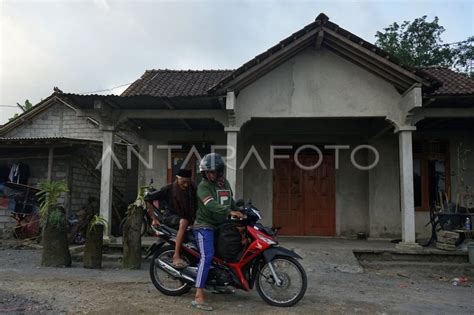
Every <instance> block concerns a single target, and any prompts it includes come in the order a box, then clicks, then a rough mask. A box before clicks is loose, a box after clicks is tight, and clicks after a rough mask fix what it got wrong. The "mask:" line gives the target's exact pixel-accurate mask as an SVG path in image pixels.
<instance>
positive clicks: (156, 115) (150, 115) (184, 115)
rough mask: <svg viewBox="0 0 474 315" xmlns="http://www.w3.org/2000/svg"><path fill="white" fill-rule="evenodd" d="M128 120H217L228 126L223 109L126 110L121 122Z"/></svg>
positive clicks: (121, 116)
mask: <svg viewBox="0 0 474 315" xmlns="http://www.w3.org/2000/svg"><path fill="white" fill-rule="evenodd" d="M126 119H215V120H217V121H218V122H220V123H221V124H222V125H224V126H227V112H226V110H223V109H208V110H200V109H124V110H121V111H120V121H124V120H126Z"/></svg>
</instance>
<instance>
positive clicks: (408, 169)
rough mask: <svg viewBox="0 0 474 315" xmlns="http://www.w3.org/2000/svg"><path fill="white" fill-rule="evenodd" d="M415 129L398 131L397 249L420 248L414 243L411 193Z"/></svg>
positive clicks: (412, 198) (413, 210) (410, 127)
mask: <svg viewBox="0 0 474 315" xmlns="http://www.w3.org/2000/svg"><path fill="white" fill-rule="evenodd" d="M415 129H416V127H413V126H408V127H404V128H399V129H398V141H399V155H400V207H401V216H402V241H401V242H400V243H398V244H397V248H398V249H417V248H421V247H420V245H418V244H417V243H416V242H415V201H414V192H413V152H412V132H413V130H415Z"/></svg>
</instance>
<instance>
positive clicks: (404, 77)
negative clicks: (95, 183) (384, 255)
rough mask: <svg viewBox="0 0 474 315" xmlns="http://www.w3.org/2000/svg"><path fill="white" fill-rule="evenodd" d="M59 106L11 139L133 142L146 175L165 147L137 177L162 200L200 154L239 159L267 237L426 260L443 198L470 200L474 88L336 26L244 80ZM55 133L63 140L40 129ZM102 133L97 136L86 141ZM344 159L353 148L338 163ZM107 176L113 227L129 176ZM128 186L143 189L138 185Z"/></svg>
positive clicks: (24, 124) (17, 124) (210, 75)
mask: <svg viewBox="0 0 474 315" xmlns="http://www.w3.org/2000/svg"><path fill="white" fill-rule="evenodd" d="M48 99H49V101H47V102H49V103H51V104H54V105H48V106H50V107H48V108H49V110H51V114H48V112H47V110H46V109H45V110H44V112H41V111H40V108H41V107H42V106H43V107H46V105H44V102H45V101H46V100H45V101H43V102H42V103H41V104H39V105H37V106H36V107H35V109H34V110H32V111H31V113H29V114H24V115H22V116H20V118H19V119H17V120H15V121H14V122H11V123H8V124H6V125H5V126H3V128H2V129H0V136H2V137H5V138H15V139H18V138H20V139H21V138H25V137H28V138H29V137H65V138H73V139H86V140H92V141H94V140H95V141H97V140H99V141H102V143H103V148H104V149H106V148H108V147H109V146H110V145H111V144H112V143H117V141H118V139H119V138H118V137H117V135H120V136H121V138H122V139H129V140H127V142H128V143H129V144H135V145H137V148H139V152H140V155H141V156H142V157H143V159H144V160H145V161H144V162H150V161H149V159H148V157H149V155H148V154H149V146H150V145H152V150H153V153H154V154H153V158H154V159H153V165H152V167H150V168H149V167H146V165H145V163H139V164H138V184H145V183H147V182H148V181H149V180H150V179H151V178H153V179H154V181H155V185H156V186H159V185H162V184H165V183H166V182H167V181H170V180H171V179H172V178H173V172H175V171H176V169H177V168H179V167H180V165H181V164H180V163H182V160H183V159H184V158H185V157H186V155H187V152H188V149H189V148H190V147H192V145H195V147H196V148H197V150H198V151H199V153H201V154H204V153H207V152H209V150H210V147H211V145H226V144H227V145H230V146H232V147H234V148H235V151H236V159H230V160H229V163H228V164H229V167H228V169H227V177H228V179H229V181H230V182H231V185H232V186H233V187H234V191H235V195H236V196H237V197H238V198H240V197H243V198H245V199H252V202H253V204H254V205H256V206H257V207H258V208H260V209H261V210H262V211H263V215H264V223H266V224H268V225H275V226H278V225H280V226H283V227H284V229H283V230H282V232H283V233H285V234H290V235H319V236H353V235H355V233H359V232H364V233H366V234H368V235H369V236H370V237H373V238H378V237H391V238H393V237H395V238H396V237H400V235H401V236H402V238H403V242H402V244H401V246H402V247H403V246H404V247H413V246H416V244H415V230H416V233H417V234H418V235H420V236H426V235H427V234H429V233H430V230H429V229H428V228H426V227H424V225H425V224H426V223H427V222H428V220H429V211H428V210H429V208H430V206H431V205H432V204H433V203H435V202H436V201H437V200H439V197H438V196H439V195H445V194H447V195H448V196H450V197H451V199H453V200H454V199H455V197H454V196H455V195H456V192H457V191H458V190H459V189H458V187H456V185H455V183H456V182H457V177H456V176H455V175H456V174H457V172H458V170H457V163H458V153H457V152H458V146H459V144H460V143H463V144H464V145H468V146H470V147H471V148H474V138H473V129H472V125H473V123H474V108H473V107H474V81H473V80H471V79H469V78H467V77H465V76H463V75H461V74H458V73H455V72H453V71H451V70H449V69H446V68H437V67H434V68H425V69H410V68H407V67H404V66H402V65H400V64H399V63H398V61H397V60H396V59H394V58H393V57H391V56H390V55H389V54H387V53H385V52H384V51H382V50H380V49H379V48H376V47H375V46H374V45H372V44H370V43H368V42H366V41H364V40H363V39H361V38H359V37H357V36H356V35H354V34H352V33H350V32H348V31H347V30H344V29H343V28H341V27H339V26H338V25H336V24H334V23H332V22H330V21H329V19H328V18H327V17H326V16H325V15H324V14H320V15H319V16H318V17H317V18H316V20H315V21H314V22H313V23H311V24H309V25H307V26H306V27H304V28H303V29H301V30H299V31H297V32H296V33H294V34H292V35H291V36H289V37H288V38H286V39H284V40H282V41H281V42H280V43H278V44H277V45H275V46H274V47H271V48H270V49H268V50H267V51H266V52H264V53H262V54H260V55H258V56H256V57H255V58H254V59H252V60H250V61H248V62H247V63H245V64H244V65H243V66H241V67H240V68H238V69H236V70H202V71H191V70H189V71H173V70H150V71H146V72H145V74H144V75H143V76H142V77H141V78H140V79H138V80H137V81H136V82H134V83H133V84H132V85H131V86H130V87H129V88H128V89H127V90H126V91H125V92H124V93H123V94H122V95H121V96H112V95H108V96H103V95H78V94H69V93H62V92H56V93H54V94H53V95H51V96H50V97H49V98H48ZM55 108H56V109H55ZM60 108H62V109H60ZM74 112H75V115H76V116H74ZM34 113H37V114H34ZM53 113H54V115H59V116H60V118H56V117H57V116H53ZM61 113H62V114H61ZM28 115H30V116H28ZM34 115H36V116H34ZM48 115H50V116H48ZM61 115H62V116H61ZM30 117H31V118H30ZM61 117H62V118H61ZM67 117H70V119H71V120H70V121H71V123H70V121H68V120H66V118H67ZM86 117H89V118H86ZM51 119H53V121H54V123H55V124H56V125H57V126H56V125H55V126H56V127H55V129H52V128H45V130H44V131H43V132H41V133H39V132H38V131H36V129H32V128H33V127H34V126H35V125H37V126H38V130H41V128H40V126H42V125H44V124H45V123H49V122H50V120H51ZM68 119H69V118H68ZM72 121H74V123H73V122H72ZM89 121H92V123H91V126H90V128H88V129H87V128H86V129H81V128H82V127H79V125H80V126H83V124H90V123H89ZM71 124H74V125H77V126H78V127H77V128H76V127H72V126H73V125H71ZM61 126H62V127H61ZM61 128H62V129H61ZM32 130H33V131H32ZM0 141H13V140H11V139H10V140H8V139H7V140H0ZM15 141H16V140H15ZM17 141H20V140H17ZM74 141H76V140H74ZM122 142H123V141H122ZM176 144H179V145H183V149H182V150H173V151H171V152H170V156H171V169H168V163H167V161H168V159H167V157H168V152H167V151H166V150H164V149H159V148H157V147H156V146H157V145H176ZM305 144H310V145H315V146H317V147H318V148H320V149H321V150H322V153H323V156H324V158H323V160H322V164H321V166H320V167H318V168H316V169H314V170H308V171H305V170H302V169H300V168H298V167H296V163H295V162H294V161H292V159H290V158H286V159H282V158H278V159H275V163H274V169H272V168H271V167H270V166H271V163H270V160H271V155H272V152H271V148H270V147H271V146H276V145H279V146H282V145H286V146H288V145H292V146H293V147H291V148H290V147H285V148H279V149H278V150H276V151H275V152H274V154H276V155H285V154H286V155H292V154H294V153H295V151H298V147H300V146H301V145H305ZM340 145H345V146H349V148H347V147H343V148H340V149H339V150H338V151H336V149H334V146H340ZM359 145H370V146H373V147H374V148H375V149H376V150H377V152H378V153H379V162H378V164H377V165H376V166H375V167H374V168H372V169H370V170H360V169H358V168H356V167H355V166H354V165H353V164H352V163H351V152H354V151H353V149H354V148H355V147H357V146H359ZM324 146H326V148H324ZM327 146H329V147H327ZM331 146H332V147H331ZM117 148H119V146H115V150H116V149H117ZM253 148H254V149H255V150H256V152H258V154H259V156H260V157H261V159H262V161H263V163H264V165H265V167H264V168H263V167H262V165H260V162H259V160H258V159H257V158H256V157H255V155H252V156H251V157H250V158H249V159H247V154H248V152H254V151H252V149H253ZM231 151H233V150H230V149H229V153H233V152H231ZM298 152H300V151H298ZM336 152H337V153H336ZM300 153H302V154H301V159H300V161H301V162H302V163H303V164H305V165H311V164H314V163H315V162H316V161H317V160H318V159H317V155H315V151H314V150H313V149H312V148H311V147H307V148H306V149H305V150H302V151H301V152H300ZM337 157H338V159H337ZM373 159H374V155H373V153H371V152H370V151H368V150H367V149H362V150H360V151H358V153H357V154H355V160H356V162H357V163H359V164H360V165H369V164H371V163H372V161H373ZM246 160H248V163H246V165H245V167H244V168H243V169H242V168H239V166H240V165H241V164H242V162H244V161H246ZM43 162H44V161H43ZM191 162H192V165H191V164H189V165H187V167H191V168H193V170H194V171H195V172H196V176H195V177H196V180H198V178H199V174H198V172H197V168H196V161H195V159H194V160H192V161H191ZM464 163H465V165H466V166H467V170H466V171H465V172H464V174H463V179H464V183H465V185H471V186H472V185H473V184H474V171H473V169H472V167H471V168H469V167H470V166H471V165H473V164H474V154H470V155H468V156H467V160H466V161H464ZM102 166H103V167H102V172H101V178H102V179H101V212H102V213H103V214H104V215H106V216H110V213H111V212H110V210H109V209H110V208H111V204H112V200H111V198H109V196H110V195H111V193H112V191H114V189H115V186H112V184H111V183H112V182H114V183H115V181H116V180H117V179H120V178H121V177H122V176H123V175H120V174H119V175H118V176H117V171H114V170H113V169H112V167H111V166H112V159H111V158H110V156H107V157H105V158H104V159H103V164H102ZM234 166H237V167H234ZM123 172H129V171H127V170H124V171H123ZM124 176H126V177H127V178H133V179H136V178H137V176H136V174H135V175H133V172H132V171H130V173H126V175H124ZM134 176H135V177H134ZM117 177H119V178H117ZM111 179H113V181H112V180H111ZM72 181H74V177H73V179H72ZM128 184H129V185H135V187H136V183H132V180H129V181H128ZM116 187H119V185H118V184H117V185H116ZM127 187H129V189H130V187H131V186H127Z"/></svg>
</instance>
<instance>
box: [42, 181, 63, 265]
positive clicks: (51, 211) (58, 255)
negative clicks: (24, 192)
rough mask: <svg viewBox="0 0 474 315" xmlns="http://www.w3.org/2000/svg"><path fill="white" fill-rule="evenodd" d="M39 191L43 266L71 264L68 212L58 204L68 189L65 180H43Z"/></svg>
mask: <svg viewBox="0 0 474 315" xmlns="http://www.w3.org/2000/svg"><path fill="white" fill-rule="evenodd" d="M39 187H40V189H41V191H40V192H38V193H37V196H38V199H39V201H40V209H39V214H40V218H41V225H42V226H43V237H42V239H43V253H42V258H41V264H42V265H43V266H54V267H59V266H70V265H71V253H70V252H69V244H68V238H67V224H66V213H65V211H64V208H62V207H60V206H59V205H58V199H59V196H60V195H61V194H62V193H65V192H67V191H68V188H67V185H66V183H64V182H63V181H51V182H49V181H48V182H41V183H40V184H39Z"/></svg>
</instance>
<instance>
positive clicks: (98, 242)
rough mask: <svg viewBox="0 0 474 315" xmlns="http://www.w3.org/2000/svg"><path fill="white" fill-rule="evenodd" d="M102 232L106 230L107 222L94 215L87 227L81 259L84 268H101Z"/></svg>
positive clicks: (101, 217)
mask: <svg viewBox="0 0 474 315" xmlns="http://www.w3.org/2000/svg"><path fill="white" fill-rule="evenodd" d="M104 230H107V220H105V218H104V217H103V216H101V215H94V216H93V217H92V219H91V220H90V222H89V226H88V227H87V235H86V246H85V249H84V258H83V264H84V268H92V269H100V268H102V245H103V243H104Z"/></svg>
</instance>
